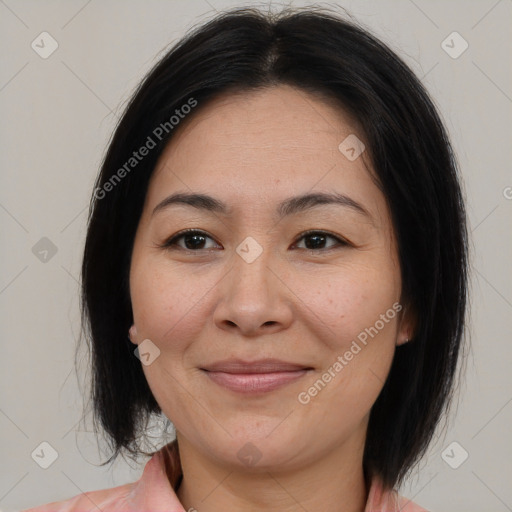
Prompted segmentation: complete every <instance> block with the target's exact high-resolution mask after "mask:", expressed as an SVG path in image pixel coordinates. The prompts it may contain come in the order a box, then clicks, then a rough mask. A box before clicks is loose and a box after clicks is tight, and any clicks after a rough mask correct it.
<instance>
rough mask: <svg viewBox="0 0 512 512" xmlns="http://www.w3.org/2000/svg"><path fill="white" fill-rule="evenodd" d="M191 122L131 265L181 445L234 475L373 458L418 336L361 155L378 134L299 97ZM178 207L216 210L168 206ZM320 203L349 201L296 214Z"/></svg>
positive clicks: (380, 199)
mask: <svg viewBox="0 0 512 512" xmlns="http://www.w3.org/2000/svg"><path fill="white" fill-rule="evenodd" d="M183 123H184V124H183V125H182V126H181V127H180V131H179V132H177V133H176V135H175V137H174V138H173V140H172V141H171V142H170V144H169V145H168V147H167V148H166V150H165V151H164V153H163V154H162V155H161V158H160V160H159V162H158V164H157V166H156V169H155V171H154V173H153V176H152V178H151V181H150V184H149V188H148V191H147V196H146V200H145V205H144V209H143V213H142V216H141V219H140V223H139V226H138V230H137V234H136V238H135V243H134V248H133V254H132V263H131V268H130V293H131V300H132V306H133V313H134V325H135V328H136V331H135V333H133V332H132V341H133V342H134V343H136V344H140V343H141V342H144V345H141V347H140V349H141V352H142V353H145V352H147V353H149V356H146V358H147V361H146V363H149V364H143V371H144V373H145V376H146V378H147V381H148V383H149V386H150V387H151V390H152V392H153V394H154V396H155V399H156V400H157V402H158V403H159V405H160V407H161V408H162V410H163V412H164V413H165V415H166V416H167V417H168V418H169V419H170V420H171V421H172V422H173V424H174V425H175V427H176V430H177V432H178V438H179V437H180V436H181V437H182V438H183V439H186V440H187V442H188V443H189V444H190V445H192V446H194V447H195V448H196V449H197V450H199V451H201V452H202V453H204V454H207V455H208V456H209V457H211V458H213V459H215V460H217V461H222V462H223V463H225V464H229V465H231V466H233V465H234V466H240V467H241V466H244V465H245V466H247V465H248V464H250V462H249V460H250V459H251V457H252V458H253V459H252V460H256V459H258V461H257V467H258V468H263V469H264V468H270V467H275V466H276V465H280V466H281V467H292V466H298V465H301V464H302V465H303V464H307V463H309V462H311V461H312V460H314V459H316V458H320V457H323V456H326V454H329V453H333V451H338V450H340V449H345V448H346V449H350V450H352V451H353V452H354V451H357V452H358V453H360V454H361V450H362V446H363V444H364V439H365V435H366V427H367V421H368V416H369V412H370V409H371V407H372V405H373V403H374V402H375V400H376V398H377V396H378V394H379V392H380V390H381V388H382V386H383V384H384V381H385V379H386V376H387V374H388V371H389V368H390V364H391V361H392V358H393V354H394V350H395V347H396V345H397V344H398V343H401V342H403V341H404V340H405V338H406V334H407V325H406V323H405V320H404V318H402V313H403V311H402V312H400V310H401V308H402V305H401V304H400V293H401V279H400V267H399V264H398V260H397V247H396V241H395V238H394V234H393V228H392V224H391V220H390V215H389V211H388V208H387V205H386V201H385V197H384V196H383V194H382V193H381V192H380V190H379V189H378V188H377V186H376V185H375V184H374V182H373V181H372V179H371V177H370V174H369V170H368V167H367V165H368V164H367V165H365V163H364V160H365V157H366V155H365V153H364V152H363V153H362V155H361V156H360V157H358V158H354V156H357V152H356V151H357V150H358V149H360V148H362V147H361V146H359V147H358V146H354V143H353V141H354V140H355V139H353V137H354V135H355V136H357V137H358V138H359V139H360V140H361V141H364V134H362V133H361V132H360V130H359V129H358V128H357V125H356V123H355V122H353V121H352V120H351V119H350V118H349V116H348V115H347V114H346V113H344V112H343V111H342V110H340V109H339V108H335V107H334V106H333V105H330V104H328V103H326V102H324V101H322V100H320V99H319V98H316V97H314V96H311V95H309V94H307V93H305V92H304V91H299V90H297V89H294V88H291V87H288V86H278V87H273V88H270V89H266V90H260V91H257V92H251V93H246V94H242V95H241V94H239V95H229V96H225V97H223V98H220V99H216V100H215V102H214V103H211V104H209V105H208V106H206V107H205V108H204V110H201V111H197V112H195V113H194V115H193V118H190V119H185V120H184V121H183ZM348 136H351V138H349V139H348V141H346V142H345V143H344V144H342V146H341V148H342V149H341V150H340V149H339V146H340V143H342V141H344V140H345V139H346V138H347V137H348ZM351 142H352V143H351ZM350 147H354V148H355V151H351V150H350ZM366 162H368V159H366ZM177 193H181V194H203V195H208V196H211V197H212V198H214V200H215V201H214V202H213V203H211V204H210V202H208V201H195V202H194V205H195V206H194V205H191V204H187V203H186V202H176V201H174V202H173V201H169V200H167V201H166V199H167V198H169V196H171V195H173V194H177ZM307 194H326V195H329V196H335V195H336V197H338V198H339V201H337V202H328V201H323V202H322V201H318V198H317V200H315V199H314V198H312V199H310V200H304V201H293V198H296V197H298V196H303V195H307ZM290 200H292V201H290ZM219 205H220V206H222V208H221V207H220V206H219ZM214 206H218V207H215V208H214ZM187 229H188V230H193V231H191V232H189V233H185V234H183V233H182V232H183V230H187ZM144 340H146V341H144ZM147 340H149V341H147ZM250 363H255V364H252V365H251V364H250ZM248 443H250V444H248Z"/></svg>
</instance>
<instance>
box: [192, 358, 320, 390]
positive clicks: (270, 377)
mask: <svg viewBox="0 0 512 512" xmlns="http://www.w3.org/2000/svg"><path fill="white" fill-rule="evenodd" d="M200 369H201V370H203V372H205V374H206V375H207V377H208V378H209V379H211V380H212V381H213V382H214V383H216V384H217V385H219V386H221V387H224V388H227V389H229V390H231V391H235V392H237V393H245V394H259V393H267V392H269V391H273V390H275V389H278V388H281V387H283V386H285V385H287V384H290V383H292V382H295V381H296V380H298V379H300V378H301V377H303V376H304V375H306V374H307V373H309V372H310V371H311V370H312V369H313V368H312V367H311V366H306V365H301V364H295V363H290V362H285V361H280V360H277V359H261V360H259V361H254V362H247V361H242V360H240V359H229V360H224V361H219V362H217V363H213V364H211V365H208V366H206V367H203V368H200Z"/></svg>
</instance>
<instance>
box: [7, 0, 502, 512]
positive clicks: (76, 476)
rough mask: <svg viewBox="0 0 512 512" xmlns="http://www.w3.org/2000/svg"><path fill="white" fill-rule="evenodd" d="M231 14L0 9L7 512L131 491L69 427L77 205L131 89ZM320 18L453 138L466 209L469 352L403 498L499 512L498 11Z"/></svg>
mask: <svg viewBox="0 0 512 512" xmlns="http://www.w3.org/2000/svg"><path fill="white" fill-rule="evenodd" d="M308 4H311V2H293V3H292V4H291V5H297V6H299V5H308ZM236 5H240V6H241V5H262V4H255V3H254V2H246V3H240V2H234V1H223V0H208V1H207V0H193V1H191V0H187V1H185V0H176V1H163V0H160V1H158V0H152V1H144V2H143V1H141V0H139V1H135V0H132V1H121V0H108V1H99V0H90V1H44V2H43V1H20V0H18V1H15V0H5V1H2V0H0V34H1V36H0V37H1V41H2V45H1V50H0V51H1V58H2V67H1V71H0V107H1V109H2V116H1V122H0V130H1V131H0V136H1V138H0V143H1V151H0V161H1V169H2V174H1V184H2V186H1V191H0V223H1V227H2V231H1V233H2V235H1V236H2V249H3V250H2V256H1V265H0V306H1V311H2V322H1V324H0V325H1V340H2V345H1V347H2V357H1V359H0V365H1V366H0V379H1V386H0V389H1V395H0V429H1V432H2V435H1V441H0V449H1V455H0V460H1V470H0V473H1V476H0V509H1V510H3V511H10V510H18V509H20V508H25V507H28V506H35V505H40V504H43V503H47V502H50V501H55V500H62V499H65V498H69V497H71V496H75V495H76V494H79V493H80V492H82V491H88V490H94V489H101V488H107V487H113V486H116V485H121V484H123V483H126V482H130V481H135V480H137V479H138V478H139V477H140V474H141V472H142V469H143V465H144V462H145V459H144V460H141V462H140V465H139V466H137V465H135V464H133V463H130V464H127V463H126V462H124V461H123V460H122V459H119V460H118V461H117V462H116V463H115V464H114V466H113V467H111V468H109V467H103V468H101V467H99V466H98V462H99V461H101V460H103V457H102V455H101V452H100V451H99V449H98V445H97V441H96V438H95V436H94V434H93V432H92V426H91V422H90V421H89V420H87V418H88V416H87V415H86V417H85V419H82V410H83V409H82V406H83V398H82V396H83V395H82V393H85V392H86V389H84V386H85V385H86V383H87V373H86V366H87V365H86V362H87V361H86V360H84V359H81V360H80V359H79V361H81V363H80V365H79V366H80V368H81V370H80V371H79V375H78V376H77V375H76V373H75V370H74V353H75V345H76V340H77V338H78V334H79V327H80V326H79V314H78V304H79V302H78V276H79V268H80V262H81V251H82V247H83V241H84V236H85V225H86V219H87V204H88V200H89V196H90V192H91V190H92V185H93V180H94V178H95V175H96V172H97V170H98V167H99V164H100V162H101V159H102V156H103V151H104V149H105V146H106V144H107V142H108V138H109V136H110V134H111V132H112V129H113V127H114V125H115V122H116V121H117V117H118V116H119V114H120V113H121V112H122V108H123V106H124V104H125V102H126V100H127V99H128V98H129V97H130V94H131V92H132V90H133V88H134V87H135V86H136V85H137V83H138V82H139V80H140V79H141V78H142V77H143V75H144V74H145V73H146V72H147V71H148V70H149V69H150V67H151V66H152V65H153V64H154V63H155V62H156V60H157V59H158V58H159V56H161V52H162V51H164V50H165V49H166V48H168V47H169V45H171V44H173V43H174V42H175V41H176V40H177V39H179V38H180V37H181V36H182V35H183V34H184V33H185V32H186V31H187V30H188V29H189V28H191V27H192V26H193V25H195V24H196V23H198V22H201V21H205V20H206V19H209V18H210V17H211V16H212V15H214V14H215V12H216V11H217V10H221V9H223V8H226V7H232V6H236ZM279 5H282V4H279ZM279 5H278V4H277V3H274V4H273V6H272V8H273V9H278V8H279ZM324 5H325V4H324ZM331 5H341V6H343V7H345V8H347V9H348V10H349V12H350V13H351V14H352V15H354V16H355V17H356V18H357V19H358V20H360V21H361V22H362V23H363V24H365V25H366V26H367V27H368V28H370V29H371V30H372V31H373V32H374V33H376V34H377V35H378V36H380V37H381V38H382V39H383V40H384V41H386V42H388V43H389V44H390V45H391V46H392V48H394V49H395V50H396V51H397V52H398V53H399V54H400V55H401V56H402V57H403V58H404V59H405V60H406V62H407V63H408V64H409V65H410V66H411V67H412V69H413V70H414V71H415V72H416V73H417V74H418V75H419V76H420V77H422V78H423V81H424V83H425V84H426V86H427V88H428V89H429V91H430V92H431V93H432V95H433V97H434V99H435V101H436V103H437V104H438V106H439V108H440V110H441V113H442V115H443V118H444V120H445V122H446V125H447V127H448V130H449V131H450V133H451V136H452V139H453V142H454V145H455V149H456V151H457V155H458V158H459V162H460V165H461V169H462V174H463V177H464V187H465V193H466V196H467V203H468V204H467V205H468V214H469V220H470V228H471V232H472V247H471V250H472V284H471V286H472V296H471V303H472V308H471V318H470V327H469V331H468V334H470V335H471V343H472V348H471V352H470V355H469V358H468V360H467V365H466V366H467V368H466V378H465V380H464V383H463V385H462V386H461V389H460V400H459V402H458V406H457V407H454V409H453V414H452V415H451V421H450V423H449V425H448V427H447V428H446V429H445V430H444V431H440V433H439V435H438V436H437V437H436V440H435V442H434V443H433V444H432V445H431V446H430V449H429V452H428V454H427V456H426V457H425V459H424V461H423V462H422V463H421V464H420V466H419V468H418V470H417V471H415V472H414V474H413V475H412V477H411V478H410V479H409V480H408V482H407V484H406V485H405V486H404V487H403V488H402V489H401V492H402V493H403V494H405V495H406V496H408V497H410V498H413V499H414V500H415V501H417V502H418V503H420V504H422V505H423V506H424V507H426V508H428V509H430V510H431V511H432V512H434V511H446V510H450V511H451V512H459V511H460V512H462V511H464V512H472V511H475V512H476V511H483V510H485V511H486V512H492V511H496V512H502V511H503V512H505V511H506V510H512V486H511V485H510V481H511V476H512V470H511V469H512V463H511V461H512V443H511V441H510V439H511V436H510V431H511V424H512V404H511V401H512V386H511V385H510V384H511V377H510V373H511V372H510V367H511V354H512V349H511V347H510V343H511V340H512V336H511V321H510V319H511V317H512V315H511V309H512V286H511V284H512V283H511V280H512V279H511V278H512V275H511V272H510V256H511V245H512V244H511V241H512V237H510V233H511V229H510V228H511V222H510V220H511V215H510V213H511V208H512V188H511V187H512V176H511V173H510V162H511V161H512V152H511V141H510V128H511V107H512V99H511V97H512V90H511V63H512V60H511V59H510V55H511V33H510V27H511V26H512V24H511V21H512V19H511V18H512V2H511V1H510V0H500V1H496V0H479V1H476V0H474V1H467V0H466V1H463V0H457V1H455V0H452V1H440V0H436V1H427V0H414V1H413V0H386V1H382V0H380V1H362V0H359V1H357V0H354V1H343V2H337V3H336V4H331ZM43 31H47V32H49V33H50V34H51V36H52V37H53V38H54V39H55V40H56V41H57V42H58V45H59V46H58V49H57V50H56V51H55V52H54V53H53V54H52V55H50V56H49V57H48V58H46V59H43V58H42V57H40V55H39V54H38V53H36V51H34V50H33V49H32V47H31V43H32V41H34V40H35V41H36V43H37V42H38V41H39V42H40V39H38V36H39V34H40V33H41V32H43ZM454 31H456V32H458V33H459V34H460V35H461V36H462V38H463V39H464V40H465V41H467V43H468V45H469V47H468V48H467V50H466V51H465V52H463V53H462V54H461V55H459V56H458V57H457V58H453V54H454V53H455V54H456V53H459V52H460V50H461V49H462V48H463V47H462V44H463V41H462V40H458V39H453V36H452V37H451V38H448V39H447V42H446V43H444V44H445V45H447V44H448V45H449V46H452V47H453V48H452V49H451V50H450V51H451V52H452V56H450V55H449V54H448V53H447V52H446V51H445V49H443V46H442V42H443V41H444V40H446V38H447V37H448V36H449V35H450V34H451V33H452V32H454ZM45 41H46V42H45V48H46V49H48V48H49V47H50V46H49V41H48V40H45ZM39 44H40V46H42V45H41V43H39ZM445 47H446V46H445ZM43 237H46V238H48V239H49V240H51V242H52V244H53V245H54V246H55V248H56V250H57V252H56V253H55V254H52V251H51V244H49V243H48V241H42V242H39V241H40V239H41V238H43ZM38 242H39V245H36V244H37V243H38ZM45 244H46V245H45ZM35 245H36V249H34V251H33V247H34V246H35ZM49 247H50V249H49ZM45 249H46V250H49V252H48V253H44V250H45ZM54 250H55V249H54ZM38 251H39V252H38ZM34 253H35V254H34ZM45 259H46V261H45ZM456 405H457V404H456ZM81 419H82V420H81ZM160 427H161V425H160V426H159V425H158V424H157V425H156V426H155V430H154V432H155V436H156V437H155V441H154V445H153V446H154V447H155V449H157V448H158V447H160V446H161V445H162V444H163V443H164V442H167V441H168V440H169V438H170V437H169V436H172V433H171V434H169V436H167V438H165V439H164V440H162V439H161V438H160V439H159V438H158V436H159V428H160ZM454 441H455V442H457V443H458V445H457V446H455V448H454V449H453V451H452V448H453V446H452V447H450V448H448V450H447V452H444V450H445V449H446V448H447V447H449V445H450V444H451V443H452V442H454ZM42 442H47V443H49V444H50V445H51V446H52V447H53V448H54V449H55V450H56V452H57V453H58V458H57V459H56V460H55V461H54V462H53V464H52V465H51V466H50V467H49V468H48V469H42V468H41V467H40V466H39V465H38V464H36V462H35V461H34V460H33V458H32V457H31V454H32V453H33V452H34V450H36V448H38V447H39V445H40V443H42ZM103 445H104V443H101V444H100V446H103ZM150 448H151V447H150ZM462 450H465V451H467V452H468V454H469V457H468V458H467V460H465V461H464V462H463V463H462V464H460V465H459V467H458V468H457V469H453V468H452V467H450V465H449V464H448V463H447V462H445V460H444V459H443V457H442V453H445V459H446V460H448V459H449V460H450V462H451V464H452V465H457V464H459V463H460V462H461V460H462V458H463V455H464V452H463V451H462ZM46 453H49V452H48V451H46ZM446 453H447V454H448V455H449V458H447V457H446Z"/></svg>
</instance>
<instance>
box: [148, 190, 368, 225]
mask: <svg viewBox="0 0 512 512" xmlns="http://www.w3.org/2000/svg"><path fill="white" fill-rule="evenodd" d="M175 204H181V205H188V206H191V207H193V208H196V209H198V210H205V211H208V212H212V213H219V214H223V215H230V214H231V212H232V210H231V208H229V207H228V206H227V205H226V204H225V203H223V202H222V201H220V200H219V199H216V198H214V197H212V196H209V195H207V194H200V193H189V192H177V193H175V194H172V195H170V196H168V197H166V198H165V199H164V200H163V201H161V202H160V203H158V204H157V205H156V206H155V208H154V210H153V213H152V215H155V214H156V213H157V212H159V211H162V210H164V209H166V208H168V207H169V206H171V205H175ZM325 204H334V205H338V206H343V207H346V208H350V209H351V210H353V211H354V212H357V213H359V214H361V215H364V216H366V217H368V218H369V219H370V220H371V221H373V218H372V216H371V215H370V213H369V212H368V210H367V209H366V208H365V207H364V206H362V205H361V204H359V203H358V202H357V201H355V200H354V199H352V198H350V197H349V196H347V195H345V194H340V193H338V192H331V193H325V192H317V193H309V194H303V195H300V196H295V197H290V198H288V199H285V200H284V201H282V202H281V203H279V205H278V206H277V210H276V211H277V215H278V217H279V218H280V219H282V218H283V217H287V216H289V215H294V214H296V213H300V212H303V211H306V210H310V209H312V208H315V207H317V206H320V205H325Z"/></svg>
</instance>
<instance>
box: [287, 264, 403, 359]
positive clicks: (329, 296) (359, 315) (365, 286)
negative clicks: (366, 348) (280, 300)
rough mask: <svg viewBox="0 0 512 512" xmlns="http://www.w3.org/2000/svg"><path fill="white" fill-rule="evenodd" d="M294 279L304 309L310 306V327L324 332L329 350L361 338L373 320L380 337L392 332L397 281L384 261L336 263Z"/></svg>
mask: <svg viewBox="0 0 512 512" xmlns="http://www.w3.org/2000/svg"><path fill="white" fill-rule="evenodd" d="M296 283H297V287H296V289H295V290H294V292H295V293H296V295H297V296H298V297H300V298H301V301H300V302H302V303H303V305H304V310H305V312H306V310H307V309H309V310H310V313H309V315H307V316H308V317H309V318H311V326H310V327H311V328H312V329H315V330H316V331H317V334H318V330H319V329H320V330H323V332H325V336H324V337H323V339H324V342H325V343H326V344H327V346H328V347H329V348H330V349H331V350H343V349H344V348H345V347H346V346H347V345H350V342H351V341H352V340H354V339H356V338H357V337H358V336H359V335H361V336H360V338H361V339H362V340H363V341H364V337H365V333H367V334H368V330H371V331H372V332H374V330H373V329H372V327H375V324H377V326H376V328H377V330H378V331H379V334H382V335H383V336H381V338H382V337H388V335H391V334H392V331H393V328H394V327H395V325H396V316H397V309H398V310H400V309H401V306H400V305H397V300H398V298H399V281H398V280H397V279H396V276H395V275H394V273H392V272H390V270H389V269H387V268H386V265H373V264H372V265H346V266H343V267H342V266H337V267H336V269H335V270H333V271H332V272H326V273H323V274H322V273H320V272H318V273H316V274H312V275H311V277H308V278H306V279H304V278H302V279H297V281H296ZM393 304H395V306H393ZM305 317H306V315H305ZM315 326H316V327H315ZM380 331H382V333H380Z"/></svg>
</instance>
